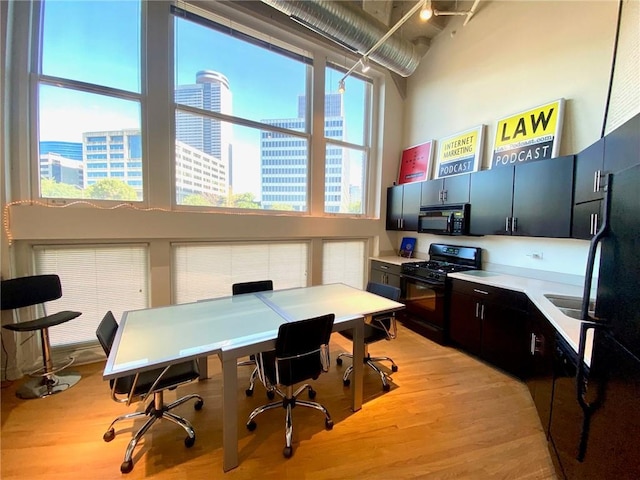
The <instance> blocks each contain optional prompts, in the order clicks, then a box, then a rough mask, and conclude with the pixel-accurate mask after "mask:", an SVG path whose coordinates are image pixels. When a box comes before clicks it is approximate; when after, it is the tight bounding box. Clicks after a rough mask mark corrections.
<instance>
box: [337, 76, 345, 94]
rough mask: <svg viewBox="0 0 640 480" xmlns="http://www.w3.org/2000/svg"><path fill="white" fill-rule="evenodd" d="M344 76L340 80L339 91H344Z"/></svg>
mask: <svg viewBox="0 0 640 480" xmlns="http://www.w3.org/2000/svg"><path fill="white" fill-rule="evenodd" d="M344 90H345V89H344V78H343V79H342V80H340V81H339V82H338V93H344Z"/></svg>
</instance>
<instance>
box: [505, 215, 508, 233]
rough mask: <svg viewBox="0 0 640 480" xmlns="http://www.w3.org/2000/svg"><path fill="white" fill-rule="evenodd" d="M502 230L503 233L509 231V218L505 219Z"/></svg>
mask: <svg viewBox="0 0 640 480" xmlns="http://www.w3.org/2000/svg"><path fill="white" fill-rule="evenodd" d="M504 230H505V232H508V231H509V217H507V218H506V219H505V221H504Z"/></svg>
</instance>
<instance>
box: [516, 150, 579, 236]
mask: <svg viewBox="0 0 640 480" xmlns="http://www.w3.org/2000/svg"><path fill="white" fill-rule="evenodd" d="M573 162H574V156H573V155H569V156H566V157H559V158H552V159H550V160H542V161H538V162H532V163H528V164H522V165H517V166H516V167H515V178H514V184H513V220H512V234H513V235H520V236H527V237H553V238H568V237H570V236H571V213H572V210H573Z"/></svg>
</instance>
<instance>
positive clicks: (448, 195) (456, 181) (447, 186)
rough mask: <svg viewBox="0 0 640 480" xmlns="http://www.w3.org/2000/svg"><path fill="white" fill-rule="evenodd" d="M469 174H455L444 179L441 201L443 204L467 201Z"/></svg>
mask: <svg viewBox="0 0 640 480" xmlns="http://www.w3.org/2000/svg"><path fill="white" fill-rule="evenodd" d="M470 183H471V175H469V174H464V175H455V176H453V177H447V178H445V179H444V186H443V189H444V193H443V197H444V198H443V201H444V203H445V204H454V203H469V185H470Z"/></svg>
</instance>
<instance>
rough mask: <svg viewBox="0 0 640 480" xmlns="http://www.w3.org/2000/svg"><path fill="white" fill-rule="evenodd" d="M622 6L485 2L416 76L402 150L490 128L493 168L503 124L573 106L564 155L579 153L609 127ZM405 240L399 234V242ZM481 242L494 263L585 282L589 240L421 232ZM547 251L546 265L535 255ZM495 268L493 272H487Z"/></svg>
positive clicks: (435, 46) (422, 243) (421, 245)
mask: <svg viewBox="0 0 640 480" xmlns="http://www.w3.org/2000/svg"><path fill="white" fill-rule="evenodd" d="M617 9H618V2H616V1H604V2H599V1H587V2H580V1H524V2H522V1H481V2H480V4H479V8H478V10H477V12H476V14H475V15H474V16H473V18H472V19H471V21H470V22H469V23H467V25H466V26H462V23H463V18H453V19H452V20H451V21H450V23H449V25H448V27H447V28H446V29H445V30H444V31H443V32H442V33H441V34H440V35H439V36H438V37H437V38H436V39H435V40H434V42H433V43H432V45H431V48H430V49H429V51H428V52H427V54H426V55H425V57H424V58H423V59H422V61H421V64H420V66H419V67H418V69H417V71H416V73H415V74H414V75H412V76H411V77H410V78H409V82H408V90H407V92H408V94H407V99H406V108H405V119H404V124H405V126H406V128H405V132H404V145H403V148H404V147H406V146H410V145H415V144H417V143H421V142H424V141H428V140H431V139H438V138H439V137H444V136H447V135H450V134H453V133H456V132H458V131H461V130H465V129H467V128H469V127H473V126H476V125H478V124H485V125H487V128H486V130H485V135H486V136H485V146H484V155H483V159H484V160H483V162H482V168H483V169H486V168H489V165H490V158H491V155H490V152H491V150H492V147H493V138H494V135H495V127H496V121H497V119H499V118H502V117H504V116H509V115H510V114H514V113H517V112H519V111H522V110H526V109H529V108H530V107H535V106H537V105H540V104H544V103H547V102H549V101H552V100H556V99H558V98H564V99H565V100H566V105H565V107H566V108H565V113H564V128H563V132H562V136H561V146H560V154H561V155H567V154H573V153H577V152H579V151H581V150H582V149H584V148H585V147H587V146H589V145H591V144H592V143H593V142H595V141H596V140H597V139H598V138H600V132H601V129H602V124H603V119H604V112H605V104H606V99H607V91H608V86H609V76H610V72H611V62H612V57H613V46H614V38H615V30H616V21H617ZM400 237H401V235H399V236H398V241H400ZM419 237H420V238H419V242H418V252H419V253H422V254H425V255H426V252H427V250H428V248H429V243H431V242H432V241H444V242H445V243H447V240H449V241H451V242H452V243H456V244H465V245H477V246H481V247H482V248H484V249H485V251H484V255H485V262H489V263H490V264H491V265H489V266H492V265H498V264H499V265H505V266H508V267H514V268H516V269H518V268H526V269H533V270H541V271H551V272H559V273H561V274H569V275H584V269H585V260H586V255H587V251H588V245H589V244H588V242H586V241H581V240H570V239H566V240H555V239H535V238H512V237H496V236H488V237H481V238H470V237H468V238H464V239H462V238H461V239H460V240H458V238H456V239H454V240H452V239H448V238H443V237H432V236H427V235H420V236H419ZM532 252H542V253H543V258H542V259H532V258H531V257H529V256H527V254H529V253H532ZM486 267H487V266H485V268H486Z"/></svg>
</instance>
